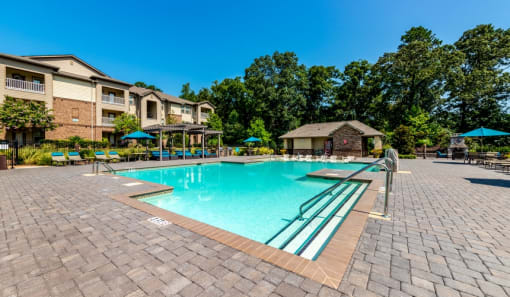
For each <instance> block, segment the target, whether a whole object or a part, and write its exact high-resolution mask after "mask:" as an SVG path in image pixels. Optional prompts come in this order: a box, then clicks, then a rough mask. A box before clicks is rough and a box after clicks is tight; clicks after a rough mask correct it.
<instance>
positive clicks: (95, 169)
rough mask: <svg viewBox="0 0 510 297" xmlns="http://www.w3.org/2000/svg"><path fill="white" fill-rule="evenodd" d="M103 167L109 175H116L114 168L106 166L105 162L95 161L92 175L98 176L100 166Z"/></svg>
mask: <svg viewBox="0 0 510 297" xmlns="http://www.w3.org/2000/svg"><path fill="white" fill-rule="evenodd" d="M100 165H103V166H104V168H106V170H108V172H109V173H115V169H113V168H112V166H110V165H109V164H106V163H105V162H100V161H94V162H93V163H92V173H94V174H96V175H98V174H99V166H100Z"/></svg>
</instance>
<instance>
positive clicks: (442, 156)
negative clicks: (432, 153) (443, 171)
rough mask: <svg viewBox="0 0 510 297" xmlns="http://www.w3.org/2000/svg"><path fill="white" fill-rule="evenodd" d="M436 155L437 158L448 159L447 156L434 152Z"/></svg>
mask: <svg viewBox="0 0 510 297" xmlns="http://www.w3.org/2000/svg"><path fill="white" fill-rule="evenodd" d="M436 154H437V158H447V159H448V154H444V153H441V151H436Z"/></svg>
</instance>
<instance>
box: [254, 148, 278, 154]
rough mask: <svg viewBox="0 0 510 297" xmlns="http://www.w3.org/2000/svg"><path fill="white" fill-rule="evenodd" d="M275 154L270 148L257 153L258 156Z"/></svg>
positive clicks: (261, 149) (259, 150) (260, 149)
mask: <svg viewBox="0 0 510 297" xmlns="http://www.w3.org/2000/svg"><path fill="white" fill-rule="evenodd" d="M273 153H274V150H273V149H271V148H268V147H261V148H258V150H257V151H256V154H257V155H272V154H273Z"/></svg>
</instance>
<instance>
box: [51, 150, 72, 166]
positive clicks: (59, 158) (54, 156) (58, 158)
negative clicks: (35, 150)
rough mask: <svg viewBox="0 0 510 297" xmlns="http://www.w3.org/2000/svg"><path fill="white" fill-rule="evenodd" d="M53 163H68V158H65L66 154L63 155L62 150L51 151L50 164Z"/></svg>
mask: <svg viewBox="0 0 510 297" xmlns="http://www.w3.org/2000/svg"><path fill="white" fill-rule="evenodd" d="M53 163H55V164H56V165H57V166H58V164H62V165H64V166H65V165H66V163H69V160H67V159H66V156H64V153H62V152H53V153H51V165H53Z"/></svg>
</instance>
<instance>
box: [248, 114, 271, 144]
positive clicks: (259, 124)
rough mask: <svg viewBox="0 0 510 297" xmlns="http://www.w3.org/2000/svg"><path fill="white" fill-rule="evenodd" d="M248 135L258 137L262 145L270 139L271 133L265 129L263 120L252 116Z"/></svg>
mask: <svg viewBox="0 0 510 297" xmlns="http://www.w3.org/2000/svg"><path fill="white" fill-rule="evenodd" d="M248 135H250V136H254V137H257V138H259V139H260V140H261V141H262V145H268V144H269V142H270V141H271V133H269V132H268V131H266V128H265V126H264V120H262V119H261V118H254V119H253V120H252V121H251V123H250V128H248Z"/></svg>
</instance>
